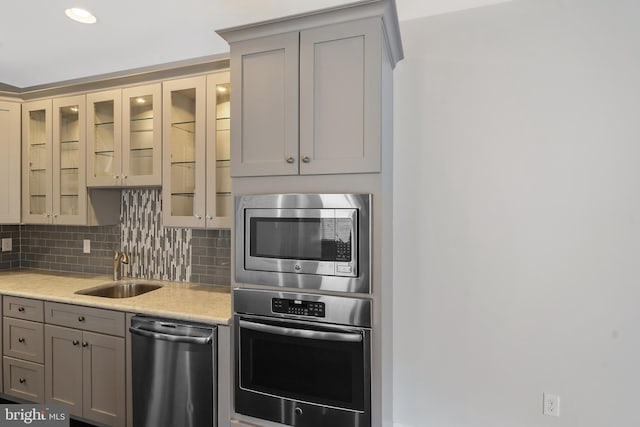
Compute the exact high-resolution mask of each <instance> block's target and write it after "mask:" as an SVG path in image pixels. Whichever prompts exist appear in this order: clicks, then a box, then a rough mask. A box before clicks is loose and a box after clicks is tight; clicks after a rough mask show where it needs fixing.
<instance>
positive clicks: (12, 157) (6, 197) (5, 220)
mask: <svg viewBox="0 0 640 427" xmlns="http://www.w3.org/2000/svg"><path fill="white" fill-rule="evenodd" d="M0 150H2V152H3V153H4V155H3V156H2V158H0V224H19V223H20V196H21V194H22V193H21V191H20V104H19V103H17V102H4V101H0Z"/></svg>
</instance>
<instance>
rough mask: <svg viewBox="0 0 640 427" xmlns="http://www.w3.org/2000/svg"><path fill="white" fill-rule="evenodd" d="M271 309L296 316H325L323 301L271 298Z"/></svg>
mask: <svg viewBox="0 0 640 427" xmlns="http://www.w3.org/2000/svg"><path fill="white" fill-rule="evenodd" d="M271 311H272V312H274V313H282V314H295V315H298V316H313V317H324V316H325V306H324V303H323V302H313V301H304V300H294V299H283V298H272V299H271Z"/></svg>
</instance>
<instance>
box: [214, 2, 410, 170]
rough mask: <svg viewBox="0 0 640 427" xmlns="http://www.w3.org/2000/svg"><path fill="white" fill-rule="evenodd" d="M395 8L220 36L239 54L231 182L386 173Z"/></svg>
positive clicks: (375, 7) (234, 60) (234, 74)
mask: <svg viewBox="0 0 640 427" xmlns="http://www.w3.org/2000/svg"><path fill="white" fill-rule="evenodd" d="M389 7H390V3H389V2H385V1H379V2H371V3H370V4H367V5H364V6H362V7H360V8H358V7H355V8H353V9H352V10H349V11H348V12H346V13H345V12H344V10H342V11H338V10H336V11H332V12H330V13H327V14H317V15H309V16H297V17H291V18H284V19H282V20H278V21H272V22H265V23H259V24H252V25H249V26H245V27H238V28H232V29H227V30H221V31H219V34H220V35H221V36H222V37H223V38H225V39H226V40H227V41H228V42H229V44H230V46H231V86H232V88H233V92H232V94H231V116H232V118H233V120H232V123H231V138H232V142H231V147H232V148H231V154H232V155H231V175H232V176H234V177H242V176H264V175H298V174H300V175H318V174H342V173H377V172H380V170H381V147H382V139H383V138H385V137H386V135H383V134H384V133H385V132H387V133H388V130H387V129H386V126H387V124H386V123H385V119H384V113H385V111H386V110H385V111H383V110H384V109H385V108H388V107H385V106H386V105H387V104H390V103H391V101H392V97H391V93H392V89H391V88H392V82H391V79H388V78H387V74H386V71H387V70H390V69H391V68H392V67H393V65H395V62H396V61H397V59H398V58H399V57H401V56H402V53H401V46H400V45H399V33H398V32H397V28H393V29H391V31H389V30H388V29H387V28H386V27H385V22H386V20H385V19H384V16H382V15H384V14H386V13H389V12H388V11H387V9H388V8H389ZM385 16H386V15H385ZM390 34H392V36H393V37H392V36H390Z"/></svg>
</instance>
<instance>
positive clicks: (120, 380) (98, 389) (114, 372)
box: [44, 303, 126, 426]
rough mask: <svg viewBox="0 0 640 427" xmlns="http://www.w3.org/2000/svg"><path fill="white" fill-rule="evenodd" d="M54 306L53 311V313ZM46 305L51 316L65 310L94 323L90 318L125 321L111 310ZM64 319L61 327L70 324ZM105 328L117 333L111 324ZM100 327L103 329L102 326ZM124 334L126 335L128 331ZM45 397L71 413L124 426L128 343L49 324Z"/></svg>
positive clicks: (106, 335) (46, 336) (120, 315)
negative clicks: (126, 349)
mask: <svg viewBox="0 0 640 427" xmlns="http://www.w3.org/2000/svg"><path fill="white" fill-rule="evenodd" d="M51 305H53V306H54V307H53V308H54V310H52V307H51ZM64 305H65V304H56V303H46V306H47V308H46V310H45V311H46V316H47V317H48V318H50V316H48V315H49V314H50V313H52V312H53V313H55V312H56V309H58V310H59V309H60V308H64V309H65V313H73V312H74V310H75V309H76V308H77V309H78V312H77V313H76V315H75V316H68V318H73V319H78V318H82V317H84V319H85V320H82V321H80V322H85V321H86V322H88V323H89V324H91V318H90V317H89V314H88V313H91V316H97V317H96V318H100V319H103V320H104V319H109V318H112V316H111V314H113V315H115V316H116V317H122V328H115V330H122V331H124V314H123V313H119V312H111V311H109V310H100V309H89V310H88V311H87V309H88V308H87V307H79V306H71V305H67V306H66V307H60V306H64ZM68 318H67V316H65V317H64V318H63V319H62V321H61V323H68ZM105 328H106V329H107V330H109V331H112V330H114V328H113V324H112V322H106V325H105ZM96 329H100V328H99V327H98V328H96ZM123 334H124V332H123ZM44 335H45V398H46V402H47V403H60V404H65V405H69V407H70V413H71V415H75V416H78V417H82V418H84V419H87V420H90V421H95V422H98V423H101V424H106V425H110V426H124V425H125V415H126V389H125V376H126V371H125V339H124V337H123V336H112V335H108V334H105V333H98V332H91V331H87V330H82V329H75V328H70V327H67V326H58V325H52V324H46V325H45V330H44Z"/></svg>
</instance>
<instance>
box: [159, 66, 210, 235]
mask: <svg viewBox="0 0 640 427" xmlns="http://www.w3.org/2000/svg"><path fill="white" fill-rule="evenodd" d="M205 89H206V77H205V76H199V77H192V78H186V79H179V80H172V81H168V82H165V83H164V84H163V115H164V120H163V124H164V128H163V139H164V141H163V150H164V153H163V158H164V172H163V174H164V179H163V187H162V190H163V197H162V202H163V223H164V225H166V226H183V227H204V226H205V218H204V217H205V211H204V207H205V197H206V193H205V162H206V158H205V108H206V103H205V97H206V90H205Z"/></svg>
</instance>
